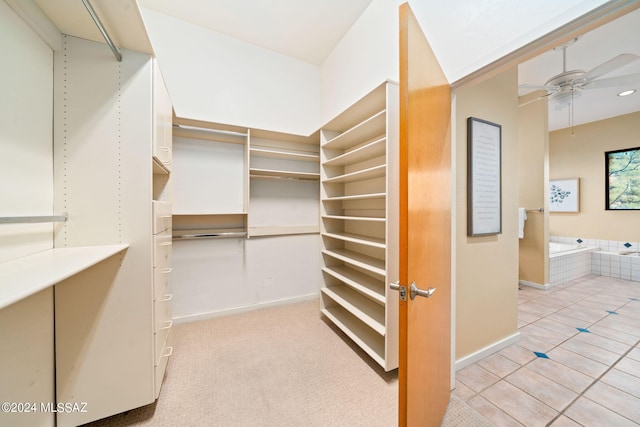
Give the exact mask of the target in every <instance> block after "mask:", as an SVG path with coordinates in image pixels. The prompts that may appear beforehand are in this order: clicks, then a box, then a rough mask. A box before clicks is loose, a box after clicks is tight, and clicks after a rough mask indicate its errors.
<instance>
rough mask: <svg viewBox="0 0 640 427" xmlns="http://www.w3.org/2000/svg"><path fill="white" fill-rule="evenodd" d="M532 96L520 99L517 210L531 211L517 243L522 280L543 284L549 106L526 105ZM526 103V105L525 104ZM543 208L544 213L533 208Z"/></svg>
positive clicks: (546, 277) (546, 276)
mask: <svg viewBox="0 0 640 427" xmlns="http://www.w3.org/2000/svg"><path fill="white" fill-rule="evenodd" d="M539 95H540V94H539V93H537V92H536V93H533V94H531V95H530V96H529V97H527V98H523V99H521V103H522V104H524V105H523V106H521V107H520V108H519V109H518V172H519V174H518V182H519V187H520V188H519V190H520V193H519V199H520V203H519V205H520V207H523V208H525V209H528V210H530V211H529V212H527V220H526V221H525V223H524V238H523V239H520V240H519V244H520V254H519V255H520V262H519V278H520V280H521V281H524V282H528V283H532V284H537V285H545V284H546V283H547V282H548V281H549V262H548V256H549V245H547V244H546V242H547V241H548V224H547V222H548V215H547V214H546V213H545V212H547V211H548V206H547V203H546V201H547V200H548V197H547V186H546V185H545V183H546V182H547V179H548V177H549V161H548V160H549V157H548V154H549V133H548V129H549V119H548V106H549V103H548V102H546V101H544V102H540V101H538V102H529V101H531V100H532V99H535V98H536V97H537V96H539ZM527 102H529V103H527ZM537 208H543V210H544V211H543V212H537V211H535V209H537Z"/></svg>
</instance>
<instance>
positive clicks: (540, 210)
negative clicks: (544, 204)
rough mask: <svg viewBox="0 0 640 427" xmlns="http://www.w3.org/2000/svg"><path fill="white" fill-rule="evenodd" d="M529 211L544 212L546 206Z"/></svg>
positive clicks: (529, 210)
mask: <svg viewBox="0 0 640 427" xmlns="http://www.w3.org/2000/svg"><path fill="white" fill-rule="evenodd" d="M527 212H544V208H536V209H527Z"/></svg>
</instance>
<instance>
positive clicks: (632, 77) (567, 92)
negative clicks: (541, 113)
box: [520, 38, 640, 110]
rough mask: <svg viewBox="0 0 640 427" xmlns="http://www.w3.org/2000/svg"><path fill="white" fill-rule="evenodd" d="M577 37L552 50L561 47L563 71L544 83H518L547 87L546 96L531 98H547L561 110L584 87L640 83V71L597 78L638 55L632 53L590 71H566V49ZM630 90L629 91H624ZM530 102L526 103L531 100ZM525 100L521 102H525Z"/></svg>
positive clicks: (627, 62)
mask: <svg viewBox="0 0 640 427" xmlns="http://www.w3.org/2000/svg"><path fill="white" fill-rule="evenodd" d="M577 40H578V39H577V38H575V39H573V40H571V41H569V42H568V43H565V44H563V45H560V46H557V47H555V48H554V50H560V49H562V72H561V73H560V74H556V75H555V76H553V77H551V78H550V79H548V80H547V81H546V82H545V84H544V85H527V84H525V85H520V87H521V88H523V89H543V90H546V92H547V93H546V95H543V96H540V97H538V98H536V99H535V100H534V101H537V100H540V99H545V98H547V99H549V101H550V102H552V103H553V104H554V105H555V108H556V110H560V109H562V108H564V107H566V106H567V105H570V104H573V102H574V101H575V99H576V98H578V97H579V96H580V94H581V92H582V91H583V90H591V89H600V88H611V87H617V86H622V85H631V84H635V83H637V82H640V74H628V75H623V76H617V77H611V78H606V79H599V77H600V76H603V75H605V74H609V73H612V72H614V71H616V70H618V69H619V68H622V67H624V66H625V65H627V64H630V63H631V62H634V61H637V60H638V59H640V56H638V55H635V54H632V53H622V54H620V55H617V56H615V57H613V58H611V59H609V60H608V61H605V62H603V63H602V64H600V65H598V66H596V67H594V68H592V69H591V70H589V71H585V70H567V48H568V47H569V46H571V45H573V44H574V43H575V42H576V41H577ZM625 92H629V91H625ZM625 92H620V93H619V94H618V95H619V96H626V95H630V94H631V93H633V92H635V89H634V90H633V91H632V92H630V93H627V94H625V95H622V93H625ZM534 101H529V102H534ZM526 104H528V103H525V104H523V105H526Z"/></svg>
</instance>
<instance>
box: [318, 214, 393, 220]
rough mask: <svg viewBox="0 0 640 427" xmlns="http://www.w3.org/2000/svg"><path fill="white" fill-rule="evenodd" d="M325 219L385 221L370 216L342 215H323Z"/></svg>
mask: <svg viewBox="0 0 640 427" xmlns="http://www.w3.org/2000/svg"><path fill="white" fill-rule="evenodd" d="M322 218H325V219H335V220H343V221H365V222H367V221H368V222H385V221H386V219H385V218H376V217H371V216H342V215H323V216H322Z"/></svg>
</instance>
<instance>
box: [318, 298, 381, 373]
mask: <svg viewBox="0 0 640 427" xmlns="http://www.w3.org/2000/svg"><path fill="white" fill-rule="evenodd" d="M322 314H324V315H325V316H327V318H328V319H329V320H331V321H332V322H333V323H334V324H335V325H336V326H337V327H338V328H339V329H340V330H341V331H342V332H344V333H345V334H346V335H347V336H348V337H349V338H351V339H352V340H353V341H354V342H355V343H356V344H358V346H359V347H360V348H362V350H364V351H365V353H367V354H368V355H369V356H370V357H371V358H372V359H373V360H375V361H376V362H377V363H378V364H380V365H382V366H384V365H385V358H384V337H382V336H380V335H379V334H377V333H376V332H375V331H373V330H372V329H371V328H369V327H367V326H366V325H365V324H364V323H362V322H361V321H359V320H358V319H356V318H355V317H353V316H352V315H351V314H350V313H349V312H348V311H346V310H345V309H343V308H342V307H339V306H336V307H329V308H324V309H322Z"/></svg>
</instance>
